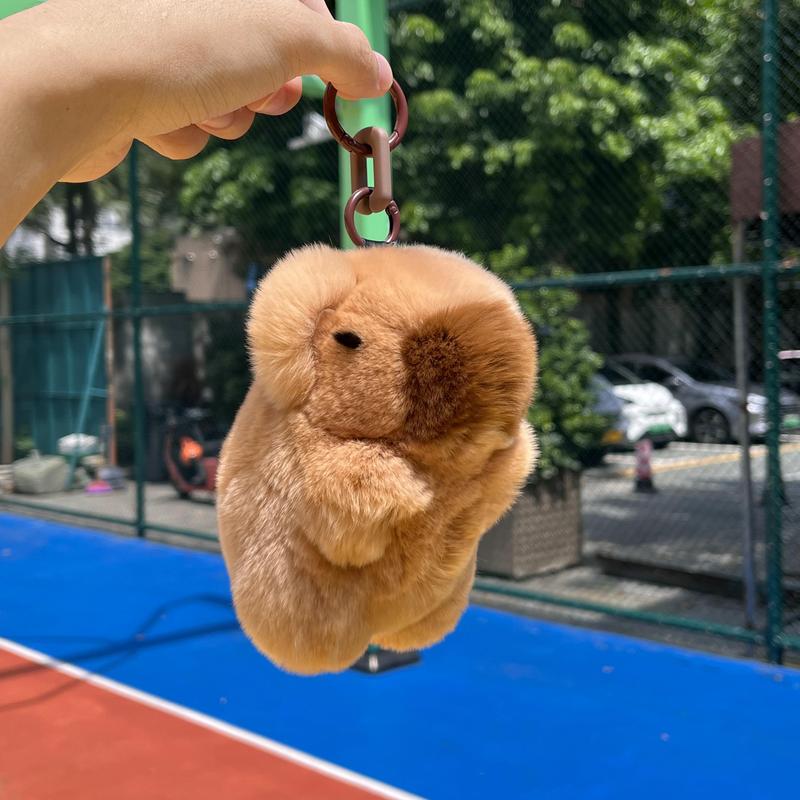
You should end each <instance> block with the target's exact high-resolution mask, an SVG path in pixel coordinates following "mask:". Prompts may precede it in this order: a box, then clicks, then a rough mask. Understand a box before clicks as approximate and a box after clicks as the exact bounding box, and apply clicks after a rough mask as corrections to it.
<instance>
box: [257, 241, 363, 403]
mask: <svg viewBox="0 0 800 800" xmlns="http://www.w3.org/2000/svg"><path fill="white" fill-rule="evenodd" d="M355 285H356V277H355V273H354V271H353V267H352V266H351V264H350V263H349V261H348V260H347V258H346V256H345V255H344V254H343V253H341V252H339V251H337V250H333V249H331V248H330V247H322V246H319V245H315V246H312V247H305V248H303V249H300V250H296V251H293V252H291V253H289V254H288V255H287V256H285V257H284V258H283V259H281V260H280V261H279V262H278V263H277V264H276V265H275V267H273V269H272V270H271V271H270V272H269V274H268V275H267V276H266V277H265V278H264V280H263V281H261V283H260V285H259V287H258V291H257V292H256V295H255V297H254V298H253V303H252V306H251V309H250V316H249V318H248V321H247V338H248V344H249V348H250V358H251V362H252V365H253V371H254V373H255V378H256V380H257V381H258V383H259V386H260V388H261V389H262V390H263V391H264V393H265V394H266V396H267V397H268V398H269V399H270V400H271V401H272V402H273V403H275V405H276V406H278V407H279V408H284V409H288V408H292V407H296V406H299V405H302V403H303V402H304V400H305V398H306V397H307V395H308V393H309V391H310V390H311V387H312V385H313V382H314V356H313V348H312V340H313V338H314V331H315V330H316V326H317V320H318V319H319V317H320V314H322V312H323V311H324V310H325V309H327V308H336V307H337V306H338V305H340V304H341V303H342V301H343V300H344V299H345V298H346V297H347V295H348V294H349V293H350V292H351V291H352V290H353V287H354V286H355Z"/></svg>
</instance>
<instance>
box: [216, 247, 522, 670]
mask: <svg viewBox="0 0 800 800" xmlns="http://www.w3.org/2000/svg"><path fill="white" fill-rule="evenodd" d="M248 338H249V345H250V351H251V358H252V364H253V370H254V381H253V384H252V387H251V389H250V391H249V393H248V395H247V398H246V400H245V402H244V404H243V406H242V408H241V409H240V411H239V413H238V416H237V418H236V422H235V424H234V426H233V429H232V430H231V433H230V435H229V436H228V439H227V440H226V442H225V445H224V447H223V451H222V461H221V466H220V474H219V484H218V493H219V496H218V514H219V531H220V539H221V542H222V549H223V554H224V556H225V561H226V564H227V567H228V571H229V574H230V577H231V586H232V591H233V597H234V603H235V606H236V611H237V614H238V616H239V620H240V621H241V623H242V626H243V628H244V630H245V631H246V633H247V634H248V635H249V636H250V637H251V639H252V640H253V642H254V643H255V644H256V646H257V647H258V648H259V649H260V650H262V651H263V652H264V653H265V654H266V655H267V656H268V657H269V658H270V659H271V660H272V661H274V662H275V663H276V664H278V665H280V666H282V667H283V668H285V669H287V670H290V671H293V672H299V673H306V674H312V673H318V672H328V671H337V670H341V669H345V668H347V667H348V666H349V665H351V664H352V663H353V662H354V661H355V660H356V659H357V658H358V657H359V656H360V655H361V654H362V653H363V652H364V650H365V649H366V647H367V645H368V644H369V643H370V642H371V643H375V644H378V645H381V646H383V647H386V648H390V649H394V650H407V649H415V648H419V647H423V646H426V645H429V644H432V643H434V642H436V641H438V640H439V639H441V638H442V637H443V636H444V635H445V634H446V633H448V632H449V631H451V630H452V629H453V628H454V627H455V625H456V623H457V621H458V619H459V617H460V615H461V613H462V611H463V610H464V607H465V606H466V603H467V597H468V593H469V590H470V587H471V585H472V581H473V577H474V572H475V555H476V551H477V547H478V541H479V539H480V537H481V535H482V534H483V533H484V532H485V531H486V530H487V529H488V528H489V527H490V526H491V525H492V524H493V523H494V522H495V521H496V520H497V519H498V518H499V517H500V516H501V515H502V514H503V513H504V512H505V511H506V510H507V509H508V507H509V506H510V505H511V503H512V502H513V500H514V498H515V496H516V494H517V493H518V491H519V490H520V488H521V486H522V484H523V483H524V480H525V478H526V476H527V475H528V474H529V472H530V470H531V468H532V466H533V462H534V458H535V450H536V448H535V442H534V436H533V432H532V431H531V429H530V427H529V426H528V424H527V422H526V421H525V413H526V410H527V408H528V404H529V402H530V400H531V396H532V392H533V388H534V380H535V368H536V347H535V342H534V338H533V335H532V333H531V330H530V327H529V325H528V323H527V322H526V320H525V319H524V317H523V315H522V313H521V311H520V309H519V306H518V305H517V302H516V300H515V299H514V296H513V294H512V292H511V291H510V290H509V289H508V287H507V286H506V285H505V284H503V283H502V282H501V281H500V280H499V279H498V278H496V277H495V276H493V275H492V274H491V273H489V272H487V271H486V270H484V269H482V268H481V267H479V266H478V265H476V264H474V263H473V262H471V261H469V260H467V259H466V258H464V257H462V256H459V255H456V254H454V253H449V252H445V251H441V250H436V249H434V248H428V247H416V246H414V247H385V248H369V249H362V250H357V251H353V252H348V253H344V252H340V251H335V250H332V249H330V248H325V247H309V248H305V249H302V250H299V251H296V252H294V253H290V254H289V255H288V256H287V257H286V258H284V259H283V260H282V261H281V262H280V263H279V264H278V265H277V266H276V267H275V268H274V269H273V270H272V272H271V273H270V274H269V275H268V276H267V277H266V278H265V279H264V281H262V283H261V285H260V287H259V289H258V292H257V294H256V297H255V299H254V302H253V306H252V311H251V314H250V319H249V322H248Z"/></svg>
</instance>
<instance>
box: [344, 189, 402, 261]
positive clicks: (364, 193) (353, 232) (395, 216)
mask: <svg viewBox="0 0 800 800" xmlns="http://www.w3.org/2000/svg"><path fill="white" fill-rule="evenodd" d="M370 194H372V188H371V187H369V186H362V187H361V188H360V189H356V191H355V192H353V194H352V195H350V199H349V200H348V201H347V204H346V205H345V207H344V227H345V229H346V230H347V235H348V236H349V237H350V240H351V241H352V242H353V244H354V245H356V247H365V246H366V245H367V244H376V242H367V240H366V239H364V237H363V236H362V235H361V234H360V233H359V232H358V229H357V228H356V206H357V205H358V204H359V203H360V202H361V201H362V200H363V199H364V198H365V197H369V196H370ZM386 216H387V217H389V235H388V236H387V237H386V238H385V239H384V240H383V241H382V242H377V244H394V243H395V242H396V241H397V237H398V236H399V235H400V209H399V208H398V207H397V203H395V201H394V200H392V202H391V203H389V205H388V206H386Z"/></svg>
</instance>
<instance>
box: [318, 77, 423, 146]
mask: <svg viewBox="0 0 800 800" xmlns="http://www.w3.org/2000/svg"><path fill="white" fill-rule="evenodd" d="M389 94H391V96H392V100H393V101H394V109H395V123H394V130H393V131H392V133H391V135H390V136H389V150H394V149H395V147H397V145H399V144H400V142H402V141H403V137H404V136H405V135H406V128H407V127H408V103H407V102H406V96H405V94H403V90H402V89H401V88H400V84H399V83H398V82H397V81H393V82H392V85H391V87H390V88H389ZM336 95H337V90H336V87H335V86H334V85H333V84H332V83H329V84H328V86H327V88H326V89H325V94H324V96H323V98H322V111H323V114H324V115H325V122H326V123H327V124H328V130H329V131H330V132H331V136H333V138H334V139H336V141H337V142H339V144H340V145H341V146H342V147H344V149H345V150H347V151H348V152H350V153H355V154H356V155H359V156H369V155H371V154H372V149H371V148H370V146H369V145H368V144H363V143H362V142H357V141H356V140H355V139H354V138H353V137H352V136H351V135H350V134H349V133H348V132H347V131H346V130H345V129H344V128H343V127H342V125H341V123H340V122H339V118H338V117H337V116H336Z"/></svg>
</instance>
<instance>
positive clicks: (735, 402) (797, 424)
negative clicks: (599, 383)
mask: <svg viewBox="0 0 800 800" xmlns="http://www.w3.org/2000/svg"><path fill="white" fill-rule="evenodd" d="M613 360H614V362H616V363H619V364H621V365H622V366H624V367H627V368H628V369H629V370H630V371H631V372H633V373H634V374H635V375H637V376H638V377H639V378H641V379H642V380H645V381H653V382H654V383H660V384H661V385H662V386H665V387H666V388H668V389H669V390H670V391H671V392H672V393H673V395H675V397H676V398H677V399H678V400H680V402H681V403H683V406H684V408H685V409H686V414H687V416H688V417H689V438H690V439H693V440H694V441H696V442H705V443H708V444H723V443H726V442H731V441H735V440H736V439H737V438H738V430H739V414H740V412H739V394H738V391H737V389H736V377H735V375H733V374H732V373H731V372H729V371H727V370H725V369H722V368H720V367H718V366H717V365H716V364H713V363H710V362H707V361H694V360H690V359H681V358H662V357H659V356H651V355H644V354H641V353H627V354H624V355H619V356H614V359H613ZM780 401H781V415H782V428H783V430H785V431H793V430H798V429H800V395H797V394H795V392H792V391H789V390H787V389H782V390H781V394H780ZM747 414H748V420H749V428H750V435H751V436H752V437H753V438H754V439H759V438H762V437H763V436H764V435H765V434H766V432H767V398H766V396H765V395H764V388H763V387H762V386H760V385H758V384H751V385H750V391H749V394H748V395H747Z"/></svg>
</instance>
